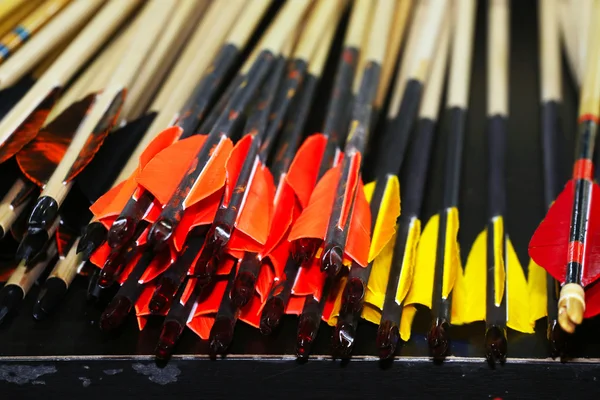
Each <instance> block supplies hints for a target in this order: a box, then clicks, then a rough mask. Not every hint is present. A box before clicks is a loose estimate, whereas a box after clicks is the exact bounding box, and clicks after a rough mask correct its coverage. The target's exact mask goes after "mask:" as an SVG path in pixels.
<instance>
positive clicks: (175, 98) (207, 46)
mask: <svg viewBox="0 0 600 400" xmlns="http://www.w3.org/2000/svg"><path fill="white" fill-rule="evenodd" d="M241 10H242V5H241V3H240V2H222V1H221V2H216V3H214V4H213V5H212V6H211V7H210V8H209V10H208V11H207V13H206V15H205V17H204V18H203V20H202V21H203V23H202V24H200V25H199V27H198V29H197V30H196V32H195V33H194V34H193V36H192V38H191V39H190V41H189V44H188V46H187V47H186V50H185V51H184V53H183V54H182V57H181V58H180V60H179V61H178V63H177V65H176V66H175V68H174V70H173V71H172V74H171V75H170V77H169V79H168V81H167V82H166V83H165V85H164V86H163V90H161V92H160V93H159V94H158V96H157V99H156V100H155V101H154V103H153V106H152V108H153V109H157V110H160V111H159V112H158V113H157V114H156V116H155V117H151V118H152V122H151V125H150V127H148V128H147V130H146V134H145V135H144V137H143V138H142V140H141V142H140V143H139V144H138V145H137V147H136V149H135V150H134V151H133V153H132V154H131V156H130V158H129V161H128V162H127V164H126V165H125V167H123V169H122V170H121V172H120V173H119V176H118V177H117V178H116V180H114V186H113V188H112V189H111V191H109V192H108V193H107V194H106V195H105V196H104V197H103V198H102V199H101V200H100V202H99V203H100V204H97V205H94V206H93V207H92V210H93V212H94V215H95V218H94V220H93V221H92V223H91V224H89V225H88V227H87V228H86V230H85V232H84V235H83V237H82V240H81V241H80V246H79V249H78V251H83V250H84V249H85V252H86V254H91V253H92V252H93V251H94V250H95V249H97V248H98V247H100V246H101V245H102V244H103V243H104V240H105V239H106V238H107V229H106V228H107V227H110V228H111V230H110V231H109V233H110V235H109V236H108V240H109V245H110V246H111V248H112V251H111V255H110V256H109V257H110V258H116V257H118V254H119V253H120V252H122V250H123V248H126V247H128V246H129V244H130V243H131V241H133V240H135V232H136V231H137V232H142V231H143V230H144V224H147V222H141V224H140V225H141V228H139V229H138V224H139V223H140V220H141V219H142V217H144V216H146V215H147V214H148V212H149V207H150V205H151V204H152V202H153V196H152V194H151V193H150V192H147V191H144V189H143V188H142V187H139V186H138V184H137V178H138V176H139V175H140V173H141V171H142V169H143V168H144V167H145V166H146V164H148V163H149V162H150V161H151V160H152V158H153V157H154V156H155V155H156V154H158V153H159V152H160V151H162V150H163V149H166V148H167V147H168V146H169V145H171V144H172V143H174V142H175V141H177V140H178V139H180V138H181V137H182V134H188V135H189V134H191V133H193V130H194V129H195V128H196V125H197V124H198V120H197V119H195V118H183V117H182V118H179V117H180V116H183V115H196V114H195V113H192V112H191V109H192V108H193V107H195V106H196V104H197V102H198V98H199V97H201V96H206V93H204V91H199V92H198V91H197V92H196V93H194V94H192V92H193V85H194V83H195V82H197V81H198V80H199V79H200V78H201V75H202V73H203V72H204V71H205V69H206V68H207V67H208V66H209V63H210V61H211V57H210V55H211V54H215V53H216V52H217V51H218V46H219V45H220V44H221V40H222V39H223V38H224V37H225V35H226V34H227V32H228V30H229V26H231V24H232V23H233V21H234V20H235V17H236V16H237V15H238V13H240V12H241ZM219 15H222V17H221V20H222V21H221V22H222V25H219V28H220V29H219V30H218V31H216V32H214V34H215V36H214V40H215V41H216V43H213V42H212V41H208V42H207V41H206V40H205V38H206V36H207V35H208V33H209V32H211V28H212V24H213V21H214V20H215V19H218V18H219ZM259 15H260V14H259ZM254 18H255V19H257V18H258V17H254ZM250 29H252V25H251V26H250ZM250 33H251V30H250V31H247V32H246V34H247V35H250ZM199 50H206V52H204V51H200V52H199ZM225 68H227V66H225ZM226 72H227V71H221V70H220V69H215V70H213V74H216V75H217V76H219V74H224V73H226ZM182 75H183V76H185V78H184V79H181V78H180V76H182ZM211 78H212V74H209V75H207V77H205V78H204V80H208V79H211ZM201 85H202V82H200V83H199V86H201ZM216 89H217V88H214V89H213V90H216ZM190 96H191V97H190ZM164 99H166V100H164ZM163 105H164V106H163ZM175 121H177V124H176V126H178V127H181V128H182V129H180V130H179V128H178V129H171V130H170V131H169V130H167V131H168V132H167V131H163V129H164V127H165V126H169V125H171V124H172V123H173V122H175ZM184 121H185V122H184ZM115 215H117V218H116V219H115ZM100 265H104V263H101V264H100ZM113 266H114V267H116V269H114V268H112V269H111V268H103V271H102V275H103V277H102V283H103V284H106V285H109V284H111V283H112V282H113V280H114V277H115V276H116V275H117V273H118V272H119V269H118V268H119V265H118V264H113Z"/></svg>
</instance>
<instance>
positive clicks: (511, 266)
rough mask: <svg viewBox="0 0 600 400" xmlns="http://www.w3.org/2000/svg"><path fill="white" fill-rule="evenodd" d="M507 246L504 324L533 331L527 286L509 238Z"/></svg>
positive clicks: (519, 329)
mask: <svg viewBox="0 0 600 400" xmlns="http://www.w3.org/2000/svg"><path fill="white" fill-rule="evenodd" d="M506 242H507V243H506V246H507V252H508V254H507V264H508V265H507V290H506V291H507V297H506V307H507V310H508V320H507V321H506V325H507V326H508V327H509V328H511V329H514V330H516V331H519V332H523V333H533V328H534V325H535V321H531V317H530V312H529V288H528V286H527V280H526V279H525V274H524V273H523V267H521V263H520V262H519V258H518V257H517V253H516V252H515V249H514V248H513V245H512V243H511V242H510V240H507V241H506Z"/></svg>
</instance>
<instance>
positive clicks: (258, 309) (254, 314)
mask: <svg viewBox="0 0 600 400" xmlns="http://www.w3.org/2000/svg"><path fill="white" fill-rule="evenodd" d="M264 306H265V303H264V302H263V301H262V300H261V298H260V297H259V296H256V295H254V296H252V299H251V300H250V301H249V302H248V304H246V305H245V306H244V308H242V310H241V313H240V316H239V319H240V321H243V322H245V323H247V324H248V325H250V326H253V327H255V328H257V329H258V328H259V327H260V314H261V313H262V310H263V307H264Z"/></svg>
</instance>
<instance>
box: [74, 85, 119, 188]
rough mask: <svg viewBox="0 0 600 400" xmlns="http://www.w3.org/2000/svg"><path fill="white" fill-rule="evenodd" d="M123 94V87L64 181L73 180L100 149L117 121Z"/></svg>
mask: <svg viewBox="0 0 600 400" xmlns="http://www.w3.org/2000/svg"><path fill="white" fill-rule="evenodd" d="M125 95H126V90H125V89H123V90H121V92H119V93H118V94H117V95H116V96H115V98H114V100H113V102H112V103H111V105H110V107H109V108H108V110H107V111H106V113H105V114H104V116H103V117H102V119H101V120H100V122H98V125H96V127H95V128H94V130H93V131H92V133H91V134H90V136H89V137H88V139H87V141H86V142H85V145H84V146H83V148H82V149H81V151H80V152H79V156H78V157H77V160H76V161H75V163H73V166H72V167H71V170H70V171H69V172H68V173H67V176H65V177H64V179H63V181H64V182H69V181H71V180H73V178H75V177H76V176H77V175H78V174H79V173H80V172H81V171H82V170H83V169H84V168H85V167H86V166H87V165H88V164H89V163H90V161H92V159H93V158H94V155H95V154H96V153H97V152H98V150H100V146H102V143H104V139H106V136H107V135H108V134H109V133H110V131H111V130H112V128H113V127H114V126H115V124H116V123H117V118H119V114H120V113H121V107H122V106H123V102H124V101H125Z"/></svg>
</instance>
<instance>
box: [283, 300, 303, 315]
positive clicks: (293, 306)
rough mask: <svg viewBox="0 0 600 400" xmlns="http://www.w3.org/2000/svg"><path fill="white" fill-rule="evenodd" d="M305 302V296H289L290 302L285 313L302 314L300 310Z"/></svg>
mask: <svg viewBox="0 0 600 400" xmlns="http://www.w3.org/2000/svg"><path fill="white" fill-rule="evenodd" d="M305 301H306V296H291V297H290V301H289V302H288V305H287V307H286V308H285V313H286V314H293V315H300V314H302V309H303V308H304V302H305Z"/></svg>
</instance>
